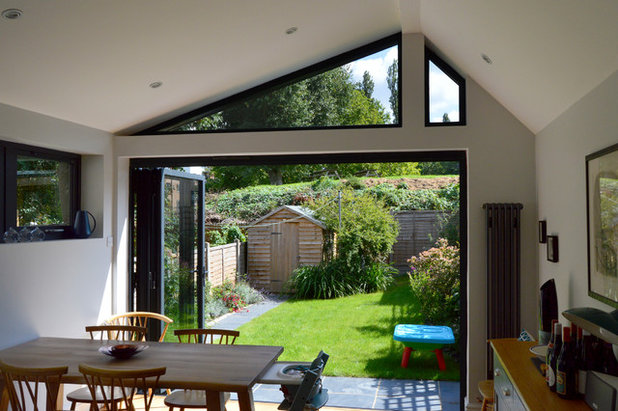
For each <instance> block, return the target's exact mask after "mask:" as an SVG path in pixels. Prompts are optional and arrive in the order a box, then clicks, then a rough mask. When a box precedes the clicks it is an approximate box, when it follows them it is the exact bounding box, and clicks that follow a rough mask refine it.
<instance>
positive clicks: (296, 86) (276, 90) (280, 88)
mask: <svg viewBox="0 0 618 411" xmlns="http://www.w3.org/2000/svg"><path fill="white" fill-rule="evenodd" d="M400 45H401V35H394V36H390V37H388V38H385V39H383V40H379V41H377V42H374V43H371V44H369V45H367V46H364V47H361V48H358V49H355V50H352V51H350V52H347V53H344V54H341V55H339V56H336V57H333V58H331V59H328V60H326V61H324V62H321V63H318V64H315V65H313V66H310V67H307V68H305V69H302V70H299V71H296V72H294V73H291V74H289V75H286V76H283V77H281V78H278V79H275V80H272V81H270V82H268V83H265V84H263V85H261V86H257V87H254V88H252V89H249V90H247V91H245V92H242V93H239V94H237V95H235V96H232V97H229V98H226V99H223V100H221V101H219V102H216V103H213V104H209V105H207V106H204V107H202V108H199V109H197V110H194V111H192V112H190V113H187V114H185V115H182V116H179V117H176V118H175V119H172V120H169V121H166V122H165V123H163V124H160V125H158V126H155V127H153V128H150V129H148V130H145V131H143V132H141V133H139V134H165V133H203V132H214V131H216V132H220V131H265V130H290V129H304V128H318V129H320V128H332V127H337V128H340V127H388V126H399V124H400V123H401V110H400V103H399V102H400V97H399V88H400V84H401V81H400V79H401V76H400V64H399V61H400V53H401V51H400V48H401V47H400Z"/></svg>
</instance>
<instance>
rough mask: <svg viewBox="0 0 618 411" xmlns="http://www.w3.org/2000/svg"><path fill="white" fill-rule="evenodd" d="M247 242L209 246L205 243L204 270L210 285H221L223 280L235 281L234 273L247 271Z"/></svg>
mask: <svg viewBox="0 0 618 411" xmlns="http://www.w3.org/2000/svg"><path fill="white" fill-rule="evenodd" d="M246 254H247V243H241V242H240V241H236V242H235V243H230V244H224V245H219V246H216V247H211V246H210V244H208V243H206V252H205V253H204V255H205V258H206V270H207V271H208V281H209V282H210V285H211V286H212V287H216V286H219V285H222V284H223V283H224V282H225V281H231V282H233V283H234V282H236V273H245V272H247V265H246Z"/></svg>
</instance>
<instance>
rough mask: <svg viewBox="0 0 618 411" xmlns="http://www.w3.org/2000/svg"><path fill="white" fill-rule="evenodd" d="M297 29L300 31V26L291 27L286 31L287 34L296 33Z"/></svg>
mask: <svg viewBox="0 0 618 411" xmlns="http://www.w3.org/2000/svg"><path fill="white" fill-rule="evenodd" d="M296 31H298V27H290V28H289V29H287V30H286V31H285V34H293V33H296Z"/></svg>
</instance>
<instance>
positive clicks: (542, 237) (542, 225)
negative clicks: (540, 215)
mask: <svg viewBox="0 0 618 411" xmlns="http://www.w3.org/2000/svg"><path fill="white" fill-rule="evenodd" d="M546 242H547V221H545V220H541V221H539V243H541V244H545V243H546Z"/></svg>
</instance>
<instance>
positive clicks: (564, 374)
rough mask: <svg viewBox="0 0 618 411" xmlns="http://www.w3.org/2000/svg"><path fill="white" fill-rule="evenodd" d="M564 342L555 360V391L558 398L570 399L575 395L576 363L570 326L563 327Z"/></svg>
mask: <svg viewBox="0 0 618 411" xmlns="http://www.w3.org/2000/svg"><path fill="white" fill-rule="evenodd" d="M563 334H564V343H563V344H562V349H561V350H560V355H559V356H558V360H557V362H556V392H557V393H558V396H559V397H560V398H565V399H571V398H575V396H576V395H577V386H576V375H577V363H576V357H575V355H574V354H575V349H574V346H573V344H574V342H573V340H572V339H571V329H570V327H564V330H563Z"/></svg>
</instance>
